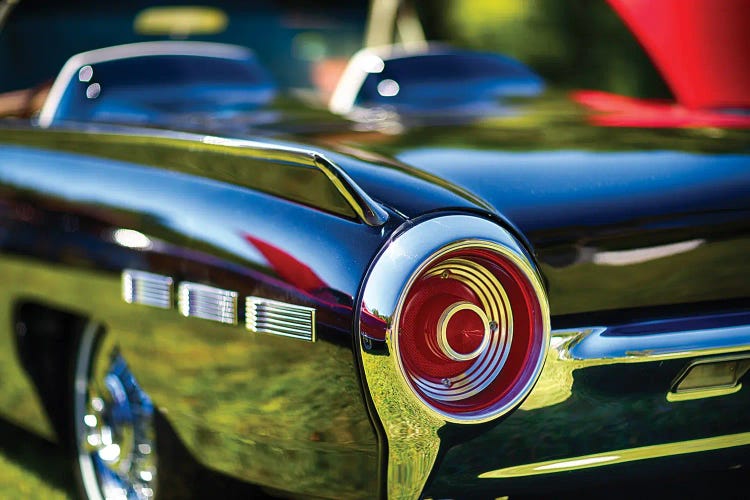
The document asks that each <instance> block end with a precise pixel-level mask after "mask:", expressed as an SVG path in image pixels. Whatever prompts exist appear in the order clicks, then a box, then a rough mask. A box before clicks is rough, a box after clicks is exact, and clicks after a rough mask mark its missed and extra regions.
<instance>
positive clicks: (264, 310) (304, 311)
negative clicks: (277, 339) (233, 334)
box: [245, 297, 315, 342]
mask: <svg viewBox="0 0 750 500" xmlns="http://www.w3.org/2000/svg"><path fill="white" fill-rule="evenodd" d="M245 326H247V329H248V330H250V331H252V332H259V333H270V334H273V335H281V336H284V337H292V338H296V339H301V340H307V341H308V342H315V309H314V308H311V307H305V306H298V305H295V304H288V303H286V302H278V301H275V300H268V299H264V298H262V297H248V298H247V299H246V300H245Z"/></svg>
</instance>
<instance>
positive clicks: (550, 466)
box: [478, 432, 750, 479]
mask: <svg viewBox="0 0 750 500" xmlns="http://www.w3.org/2000/svg"><path fill="white" fill-rule="evenodd" d="M748 444H750V432H742V433H739V434H729V435H726V436H716V437H710V438H703V439H691V440H688V441H678V442H674V443H664V444H655V445H651V446H641V447H638V448H630V449H625V450H613V451H606V452H604V453H595V454H593V455H584V456H580V457H571V458H561V459H557V460H549V461H547V462H537V463H533V464H526V465H515V466H512V467H506V468H504V469H497V470H492V471H488V472H483V473H482V474H479V476H478V478H479V479H501V478H510V477H528V476H534V475H538V474H553V473H557V472H567V471H578V470H581V469H588V468H591V467H601V466H607V465H615V464H621V463H626V462H634V461H636V460H647V459H653V458H663V457H671V456H675V455H686V454H689V453H701V452H704V451H713V450H721V449H725V448H734V447H736V446H745V445H748Z"/></svg>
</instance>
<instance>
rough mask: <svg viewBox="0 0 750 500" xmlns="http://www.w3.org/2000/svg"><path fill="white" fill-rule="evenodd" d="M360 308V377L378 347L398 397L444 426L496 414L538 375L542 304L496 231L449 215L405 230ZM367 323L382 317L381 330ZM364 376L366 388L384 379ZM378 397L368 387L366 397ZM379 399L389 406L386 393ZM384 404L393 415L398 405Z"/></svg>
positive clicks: (522, 264)
mask: <svg viewBox="0 0 750 500" xmlns="http://www.w3.org/2000/svg"><path fill="white" fill-rule="evenodd" d="M399 283H400V285H399ZM362 300H363V302H362V307H361V313H360V332H361V335H362V339H363V357H364V358H363V361H365V368H366V371H367V366H368V365H370V364H371V363H368V361H369V359H367V356H368V355H369V354H377V353H378V348H377V346H378V342H377V341H381V342H384V343H385V346H384V347H385V348H384V349H382V353H383V354H387V355H388V356H390V357H392V358H393V361H394V365H395V367H396V370H394V371H395V372H396V373H397V374H396V373H394V376H397V377H399V378H401V379H402V381H403V382H405V385H406V386H407V387H408V391H404V392H408V393H411V394H412V396H416V398H417V400H418V401H419V402H420V403H421V404H420V405H419V406H421V407H422V408H425V409H427V410H428V411H429V412H430V413H433V414H437V415H438V416H440V417H441V418H443V419H444V420H448V421H453V422H459V423H476V422H484V421H487V420H490V419H493V418H496V417H498V416H500V415H503V414H505V413H507V412H508V411H511V410H512V409H514V408H515V407H517V406H518V405H519V404H520V403H521V401H522V400H523V398H525V397H526V396H527V395H528V393H529V392H530V391H531V389H532V387H533V385H534V383H535V382H536V380H537V378H538V377H539V374H540V373H541V369H542V366H543V363H544V358H545V355H546V352H547V347H548V343H549V309H548V306H547V301H546V295H545V292H544V289H543V286H542V283H541V280H540V278H539V276H538V274H537V273H536V271H535V269H534V267H533V265H532V263H531V261H530V259H529V258H528V256H527V254H526V253H525V251H524V250H523V248H522V247H521V245H520V244H519V243H518V242H517V241H516V240H515V239H514V238H513V237H512V236H511V235H510V233H508V232H507V231H505V230H504V229H502V228H501V227H499V226H497V225H496V224H494V223H491V222H489V221H486V220H483V219H479V218H477V217H472V216H460V215H454V216H445V217H440V218H436V219H430V220H428V221H426V222H423V223H421V224H417V225H415V226H414V227H412V228H410V229H408V230H406V231H405V232H403V233H402V234H401V235H399V236H398V237H397V238H395V239H394V241H393V242H391V243H390V245H389V246H388V247H387V248H386V249H385V251H384V252H383V253H382V254H381V255H380V256H379V258H378V259H377V260H376V262H375V264H374V266H373V268H372V270H371V273H370V276H369V277H368V281H367V282H366V284H365V289H364V293H363V296H362ZM373 317H377V318H381V320H382V323H381V325H382V329H381V330H380V331H379V330H378V327H377V322H374V321H372V318H373ZM371 372H372V374H373V376H372V377H370V374H369V373H367V375H368V383H369V382H370V379H371V378H372V380H373V382H375V383H376V384H381V383H382V382H381V381H382V380H383V376H382V370H378V371H377V373H375V370H371ZM378 389H379V388H377V387H376V388H375V390H374V391H373V387H372V384H371V392H377V390H378ZM383 393H384V395H386V397H388V398H390V399H393V397H392V394H393V393H392V391H389V389H387V388H385V389H384V390H383ZM376 405H377V403H376ZM383 405H386V406H387V407H389V408H390V409H391V410H389V411H397V410H396V409H395V406H397V403H393V402H391V401H388V402H383Z"/></svg>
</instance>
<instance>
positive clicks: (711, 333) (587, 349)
mask: <svg viewBox="0 0 750 500" xmlns="http://www.w3.org/2000/svg"><path fill="white" fill-rule="evenodd" d="M647 328H648V327H647V325H646V326H644V332H643V333H642V334H628V335H612V334H609V335H608V330H609V329H608V328H607V327H602V326H596V327H587V328H576V329H572V330H554V331H553V332H552V340H551V342H552V347H553V348H556V349H557V350H558V353H559V354H558V356H559V359H561V360H575V361H588V362H591V363H593V364H614V363H637V362H644V361H655V360H661V359H672V358H685V357H691V356H707V355H712V354H727V353H731V352H738V351H744V350H750V325H741V326H729V327H718V328H700V329H695V330H686V331H679V332H668V333H649V331H648V329H647Z"/></svg>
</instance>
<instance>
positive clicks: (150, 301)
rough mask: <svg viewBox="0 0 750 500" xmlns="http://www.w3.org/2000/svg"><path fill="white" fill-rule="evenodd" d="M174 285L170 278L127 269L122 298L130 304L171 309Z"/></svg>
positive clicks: (123, 275)
mask: <svg viewBox="0 0 750 500" xmlns="http://www.w3.org/2000/svg"><path fill="white" fill-rule="evenodd" d="M173 284H174V282H173V281H172V278H170V277H169V276H162V275H160V274H153V273H147V272H144V271H135V270H133V269H125V270H124V271H123V272H122V297H123V299H124V300H125V302H127V303H128V304H143V305H146V306H151V307H160V308H162V309H170V308H171V307H172V287H173Z"/></svg>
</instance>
